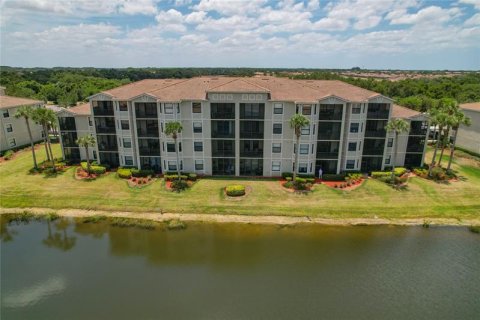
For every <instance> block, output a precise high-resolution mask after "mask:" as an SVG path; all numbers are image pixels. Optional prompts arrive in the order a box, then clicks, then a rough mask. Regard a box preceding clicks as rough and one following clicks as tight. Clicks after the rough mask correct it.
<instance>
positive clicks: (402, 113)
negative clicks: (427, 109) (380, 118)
mask: <svg viewBox="0 0 480 320" xmlns="http://www.w3.org/2000/svg"><path fill="white" fill-rule="evenodd" d="M420 114H421V112H418V111H415V110H412V109H409V108H406V107H402V106H399V105H398V104H394V105H393V109H392V118H411V117H415V116H418V115H420Z"/></svg>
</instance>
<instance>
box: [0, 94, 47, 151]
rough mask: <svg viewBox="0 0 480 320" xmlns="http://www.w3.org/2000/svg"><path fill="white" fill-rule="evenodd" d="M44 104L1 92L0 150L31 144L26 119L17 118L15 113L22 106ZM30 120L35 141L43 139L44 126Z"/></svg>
mask: <svg viewBox="0 0 480 320" xmlns="http://www.w3.org/2000/svg"><path fill="white" fill-rule="evenodd" d="M43 105H44V103H43V102H42V101H37V100H32V99H26V98H19V97H11V96H5V95H1V94H0V112H1V115H0V125H1V129H0V152H3V151H5V150H9V149H16V148H19V147H22V146H27V145H30V137H29V135H28V129H27V124H26V123H25V119H24V118H18V119H17V118H15V113H16V112H17V109H18V108H19V107H21V106H32V107H34V108H42V107H43ZM29 121H30V130H31V132H32V137H33V140H34V142H38V141H41V140H43V131H42V127H41V126H40V125H37V124H35V123H34V122H33V121H32V120H31V119H30V120H29Z"/></svg>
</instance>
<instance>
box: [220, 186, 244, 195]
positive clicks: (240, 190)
mask: <svg viewBox="0 0 480 320" xmlns="http://www.w3.org/2000/svg"><path fill="white" fill-rule="evenodd" d="M225 191H226V193H227V196H229V197H240V196H243V195H245V186H244V185H241V184H232V185H229V186H227V187H226V188H225Z"/></svg>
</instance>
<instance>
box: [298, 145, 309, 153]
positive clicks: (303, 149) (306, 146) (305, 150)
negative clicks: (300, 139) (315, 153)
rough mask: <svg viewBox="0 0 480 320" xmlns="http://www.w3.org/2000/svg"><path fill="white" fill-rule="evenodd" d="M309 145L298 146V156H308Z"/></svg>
mask: <svg viewBox="0 0 480 320" xmlns="http://www.w3.org/2000/svg"><path fill="white" fill-rule="evenodd" d="M308 150H309V145H308V144H300V154H308Z"/></svg>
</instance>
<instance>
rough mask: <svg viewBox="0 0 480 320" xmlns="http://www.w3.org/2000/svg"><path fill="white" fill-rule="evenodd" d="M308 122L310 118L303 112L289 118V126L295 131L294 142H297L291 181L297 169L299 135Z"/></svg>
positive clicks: (294, 177) (295, 176)
mask: <svg viewBox="0 0 480 320" xmlns="http://www.w3.org/2000/svg"><path fill="white" fill-rule="evenodd" d="M309 124H310V120H308V118H307V117H305V116H304V115H303V114H299V113H297V114H295V115H294V116H293V117H291V118H290V127H291V128H292V129H293V130H294V131H295V137H296V143H297V150H296V152H295V151H294V153H295V162H294V170H293V181H295V179H296V178H297V171H298V154H299V153H300V136H301V135H302V128H303V127H306V126H308V125H309Z"/></svg>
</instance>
